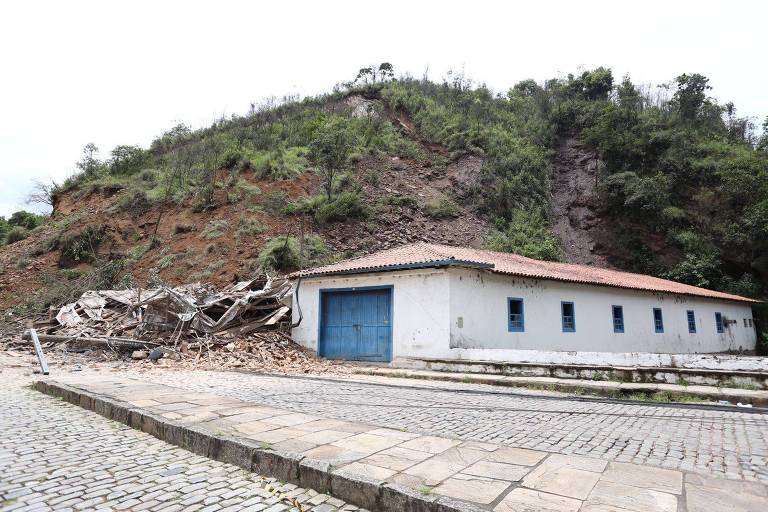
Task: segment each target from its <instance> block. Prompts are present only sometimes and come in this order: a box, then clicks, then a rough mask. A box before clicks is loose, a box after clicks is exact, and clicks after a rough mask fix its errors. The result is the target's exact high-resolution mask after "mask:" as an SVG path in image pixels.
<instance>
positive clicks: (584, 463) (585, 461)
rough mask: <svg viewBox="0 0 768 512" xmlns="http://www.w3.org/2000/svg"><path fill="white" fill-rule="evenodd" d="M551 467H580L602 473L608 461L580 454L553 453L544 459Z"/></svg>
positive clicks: (582, 469) (580, 468)
mask: <svg viewBox="0 0 768 512" xmlns="http://www.w3.org/2000/svg"><path fill="white" fill-rule="evenodd" d="M544 464H546V465H547V466H549V467H553V468H554V467H568V468H571V469H579V470H581V471H592V472H593V473H602V472H603V471H604V470H605V468H606V466H608V461H606V460H602V459H593V458H591V457H580V456H578V455H559V454H552V455H550V456H549V458H548V459H547V460H545V461H544Z"/></svg>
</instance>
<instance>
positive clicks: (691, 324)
mask: <svg viewBox="0 0 768 512" xmlns="http://www.w3.org/2000/svg"><path fill="white" fill-rule="evenodd" d="M686 314H687V316H688V332H690V333H695V332H696V315H694V313H693V310H690V309H689V310H688V311H687V312H686Z"/></svg>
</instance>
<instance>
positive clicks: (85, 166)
mask: <svg viewBox="0 0 768 512" xmlns="http://www.w3.org/2000/svg"><path fill="white" fill-rule="evenodd" d="M98 153H99V148H97V147H96V144H94V143H93V142H89V143H88V144H86V145H85V147H84V148H83V156H82V157H81V158H80V160H79V161H78V162H77V163H76V164H75V165H76V166H77V168H78V169H80V171H82V173H83V174H84V175H85V177H86V178H92V177H94V176H96V174H97V173H98V172H99V171H100V170H101V168H102V162H101V161H100V160H99V159H98V158H96V155H98Z"/></svg>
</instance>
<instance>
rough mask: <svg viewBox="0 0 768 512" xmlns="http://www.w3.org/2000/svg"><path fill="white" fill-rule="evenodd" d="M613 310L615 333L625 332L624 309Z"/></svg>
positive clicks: (617, 307)
mask: <svg viewBox="0 0 768 512" xmlns="http://www.w3.org/2000/svg"><path fill="white" fill-rule="evenodd" d="M612 309H613V332H624V307H623V306H612Z"/></svg>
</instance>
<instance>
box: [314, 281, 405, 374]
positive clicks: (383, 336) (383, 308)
mask: <svg viewBox="0 0 768 512" xmlns="http://www.w3.org/2000/svg"><path fill="white" fill-rule="evenodd" d="M319 331H320V332H319V338H318V354H319V355H320V356H321V357H327V358H330V359H349V360H353V361H390V360H391V359H392V287H391V286H384V287H379V286H377V287H368V288H353V289H335V290H334V289H331V290H320V327H319Z"/></svg>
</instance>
